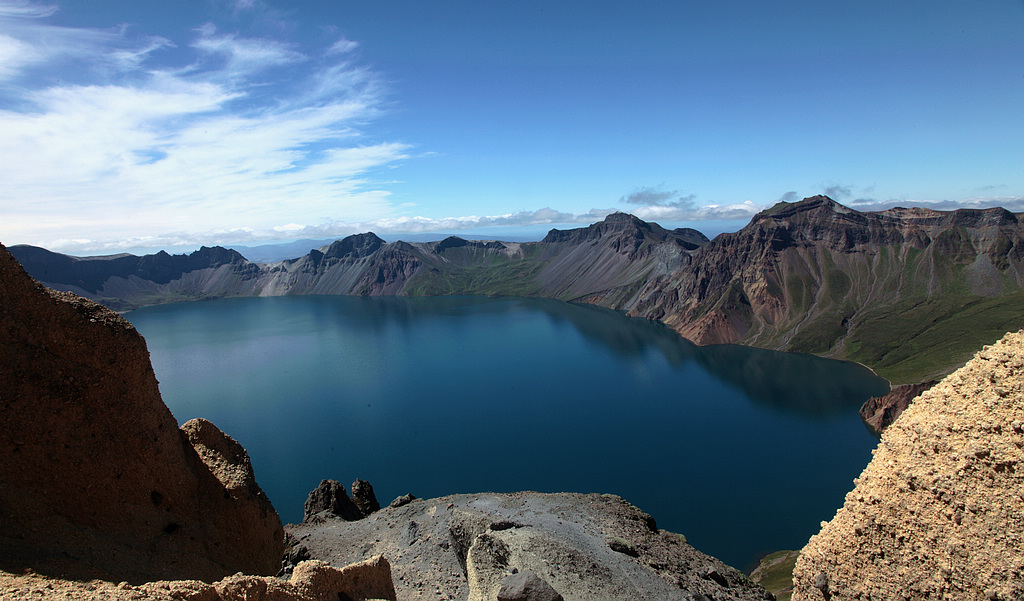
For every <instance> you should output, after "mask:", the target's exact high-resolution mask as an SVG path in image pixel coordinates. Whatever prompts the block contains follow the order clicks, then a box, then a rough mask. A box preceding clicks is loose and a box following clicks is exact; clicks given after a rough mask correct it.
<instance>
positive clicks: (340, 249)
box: [324, 232, 385, 259]
mask: <svg viewBox="0 0 1024 601" xmlns="http://www.w3.org/2000/svg"><path fill="white" fill-rule="evenodd" d="M384 244H385V242H384V240H383V239H381V238H380V237H379V236H377V234H374V233H373V232H366V233H365V234H353V235H351V236H346V237H345V238H342V239H341V240H335V241H334V242H332V243H331V245H330V246H328V247H327V251H326V252H324V255H326V256H327V257H329V258H332V259H361V258H363V257H368V256H370V255H372V254H373V253H374V252H376V251H377V250H378V249H379V248H380V247H382V246H384Z"/></svg>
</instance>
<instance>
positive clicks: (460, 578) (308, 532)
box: [288, 492, 771, 601]
mask: <svg viewBox="0 0 1024 601" xmlns="http://www.w3.org/2000/svg"><path fill="white" fill-rule="evenodd" d="M288 528H289V532H291V534H293V535H294V536H295V537H296V538H297V539H301V540H302V544H303V545H305V546H306V548H308V549H309V554H310V556H311V557H313V558H316V559H320V560H323V561H329V562H331V563H332V564H333V565H337V566H341V565H345V564H347V563H351V562H353V561H358V560H360V559H362V558H364V557H366V556H370V555H378V554H383V555H385V556H387V557H388V559H389V561H390V562H391V566H392V571H393V574H394V582H395V588H396V592H397V595H398V597H399V598H418V597H428V598H448V599H487V600H488V601H494V600H495V599H497V598H498V595H500V594H511V593H510V592H509V591H510V590H511V588H512V584H513V583H514V580H513V579H510V578H509V576H511V575H514V574H521V573H525V572H527V571H530V572H532V573H533V574H534V575H535V576H536V577H537V579H538V580H541V581H543V582H544V583H546V584H547V586H548V587H550V589H551V590H553V591H554V592H555V594H557V595H561V597H562V598H564V599H565V600H566V601H574V600H578V601H582V600H588V601H589V600H591V599H603V600H620V599H621V600H627V599H628V600H630V601H632V600H634V599H667V600H679V601H684V600H686V601H690V600H693V599H699V598H701V597H700V595H704V596H705V597H706V598H713V599H719V600H726V599H761V600H767V599H770V598H771V596H770V595H769V594H768V592H767V591H765V590H764V589H762V588H761V587H759V586H757V585H756V584H754V583H753V582H751V581H750V580H749V579H747V578H746V577H745V576H744V575H743V574H742V573H740V572H739V571H737V570H735V569H733V568H730V567H729V566H727V565H725V564H723V563H722V562H720V561H718V560H717V559H714V558H712V557H709V556H707V555H704V554H703V553H700V552H699V551H697V550H695V549H693V548H692V547H691V546H690V545H688V544H687V543H686V539H685V538H684V537H682V536H680V535H678V534H673V533H670V532H666V531H664V530H659V529H658V528H657V527H656V525H655V523H654V520H653V519H652V518H651V516H649V515H647V514H646V513H644V512H642V511H640V510H639V509H637V508H636V507H634V506H632V505H630V504H629V503H627V502H626V501H624V500H622V499H621V498H619V497H616V496H613V495H598V494H588V495H584V494H575V493H558V494H545V493H534V492H520V493H507V494H494V493H483V494H473V495H452V496H447V497H440V498H436V499H426V500H416V501H413V502H411V503H409V504H407V505H403V506H400V507H388V508H385V509H382V510H380V511H377V512H375V513H373V514H372V515H371V516H369V517H367V518H366V519H363V520H360V521H357V522H344V521H341V520H325V521H323V522H321V523H304V524H299V525H293V526H289V527H288ZM609 537H612V538H617V539H621V540H622V541H624V542H625V543H626V544H627V545H628V546H629V547H630V548H632V549H634V550H635V556H631V555H626V554H624V553H620V552H617V551H614V550H613V549H611V548H610V547H609V545H608V539H609ZM540 588H542V589H544V590H548V589H547V588H545V587H540ZM503 589H505V590H506V593H502V592H501V591H502V590H503ZM549 592H550V591H549Z"/></svg>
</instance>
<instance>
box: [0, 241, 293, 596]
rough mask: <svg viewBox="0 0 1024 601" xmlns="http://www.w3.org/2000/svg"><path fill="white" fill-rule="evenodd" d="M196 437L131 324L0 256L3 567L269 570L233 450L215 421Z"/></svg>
mask: <svg viewBox="0 0 1024 601" xmlns="http://www.w3.org/2000/svg"><path fill="white" fill-rule="evenodd" d="M206 423H207V424H208V422H206ZM195 434H196V435H197V436H198V438H197V440H199V441H200V442H201V444H198V448H199V451H198V452H197V449H196V448H193V446H192V444H190V443H189V438H188V433H186V432H183V431H180V430H179V429H178V425H177V421H176V420H175V418H174V416H172V415H171V413H170V411H169V410H168V409H167V407H166V406H165V405H164V404H163V401H162V400H161V399H160V393H159V390H158V388H157V381H156V378H155V376H154V374H153V369H152V367H151V365H150V363H149V352H148V350H147V349H146V343H145V341H144V340H143V339H142V337H141V336H140V335H139V334H138V332H136V331H135V328H134V327H133V326H132V325H131V324H130V323H129V322H128V321H126V320H125V319H123V318H122V317H120V316H119V315H117V314H116V313H113V312H112V311H110V310H108V309H106V308H104V307H102V306H100V305H98V304H96V303H94V302H92V301H88V300H85V299H83V298H80V297H78V296H75V295H74V294H70V293H58V292H53V291H48V290H46V289H45V288H43V287H42V286H40V285H39V284H37V283H36V282H34V281H33V280H32V279H31V278H29V277H28V275H27V274H26V273H25V272H24V270H22V269H21V266H20V265H18V264H17V262H16V261H15V260H14V259H13V258H12V257H11V256H10V254H8V253H7V251H6V249H4V248H3V247H2V246H0V456H2V457H3V461H0V569H4V570H6V571H8V572H12V573H21V572H22V571H23V570H24V569H32V570H33V571H35V572H39V573H45V574H50V575H67V576H72V577H75V578H82V579H89V578H105V579H110V580H114V581H122V580H123V581H128V582H144V581H147V580H155V579H198V580H205V581H213V580H216V579H218V578H221V577H223V576H225V575H228V574H234V573H236V572H239V571H241V572H246V573H254V574H274V573H276V572H277V570H278V568H279V566H280V559H281V554H282V551H283V530H282V528H281V522H280V519H279V518H278V517H277V514H276V512H274V510H273V507H271V506H270V503H269V501H267V500H266V498H265V496H263V494H262V491H259V487H258V486H256V484H255V480H254V479H253V478H252V474H251V467H248V457H247V456H245V452H244V450H241V447H240V446H238V445H237V443H234V441H231V440H230V438H228V437H226V436H224V435H223V434H222V433H220V431H219V430H216V428H214V427H212V424H210V428H209V429H207V428H206V427H205V426H204V427H201V428H198V429H196V430H195ZM204 459H206V460H210V461H211V464H210V465H208V464H207V463H205V462H204ZM240 493H241V494H240Z"/></svg>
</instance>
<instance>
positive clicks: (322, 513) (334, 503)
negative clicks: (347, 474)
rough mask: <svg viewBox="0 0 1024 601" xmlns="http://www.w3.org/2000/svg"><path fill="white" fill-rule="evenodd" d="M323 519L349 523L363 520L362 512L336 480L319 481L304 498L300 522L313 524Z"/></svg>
mask: <svg viewBox="0 0 1024 601" xmlns="http://www.w3.org/2000/svg"><path fill="white" fill-rule="evenodd" d="M325 517H335V518H341V519H343V520H347V521H350V522H352V521H355V520H361V519H363V514H362V512H361V511H359V508H358V507H356V504H355V503H354V502H353V501H352V498H351V497H349V496H348V492H346V491H345V485H344V484H342V483H341V482H338V481H337V480H321V481H320V484H319V485H318V486H317V487H316V488H314V489H313V490H312V491H310V493H309V496H308V497H306V504H305V506H304V507H303V512H302V522H303V523H310V522H315V521H318V520H322V519H323V518H325Z"/></svg>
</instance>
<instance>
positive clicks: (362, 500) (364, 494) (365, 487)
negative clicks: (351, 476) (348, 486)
mask: <svg viewBox="0 0 1024 601" xmlns="http://www.w3.org/2000/svg"><path fill="white" fill-rule="evenodd" d="M352 501H353V502H354V503H355V504H356V507H357V508H359V513H361V514H363V517H366V516H368V515H370V514H371V513H373V512H374V511H378V510H379V509H380V503H378V502H377V495H375V494H373V486H371V485H370V483H369V482H367V481H366V480H360V479H358V478H356V481H355V482H353V483H352Z"/></svg>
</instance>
